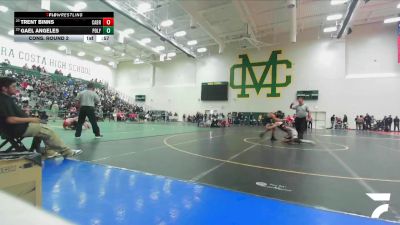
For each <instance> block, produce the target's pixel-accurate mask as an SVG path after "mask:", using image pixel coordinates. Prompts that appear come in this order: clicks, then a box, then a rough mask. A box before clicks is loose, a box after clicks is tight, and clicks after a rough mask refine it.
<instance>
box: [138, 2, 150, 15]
mask: <svg viewBox="0 0 400 225" xmlns="http://www.w3.org/2000/svg"><path fill="white" fill-rule="evenodd" d="M150 10H151V5H150V3H147V2H142V3H140V4H139V6H138V8H137V11H138V12H139V13H146V12H148V11H150Z"/></svg>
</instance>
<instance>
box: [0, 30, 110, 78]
mask: <svg viewBox="0 0 400 225" xmlns="http://www.w3.org/2000/svg"><path fill="white" fill-rule="evenodd" d="M5 59H8V60H10V62H11V64H12V65H15V66H20V67H22V66H24V65H25V64H27V65H28V67H29V68H30V67H31V66H32V65H36V66H41V67H42V66H43V67H44V68H45V69H46V70H47V72H49V73H53V72H54V71H55V70H56V69H58V70H61V71H62V72H63V74H68V73H71V75H72V76H73V77H77V78H82V79H85V80H90V79H96V78H97V79H100V80H102V81H106V82H108V83H111V81H112V76H113V69H112V68H110V67H107V66H104V65H100V64H96V63H94V62H91V61H88V60H82V59H80V58H78V57H75V56H71V55H66V54H63V53H60V52H57V51H54V50H47V49H42V48H40V46H35V45H33V44H30V43H16V42H14V41H13V40H11V39H8V38H5V37H3V36H0V60H1V62H3V61H4V60H5Z"/></svg>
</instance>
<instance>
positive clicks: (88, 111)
mask: <svg viewBox="0 0 400 225" xmlns="http://www.w3.org/2000/svg"><path fill="white" fill-rule="evenodd" d="M86 116H87V117H88V118H89V122H90V124H91V125H92V130H93V133H94V135H96V136H100V128H99V126H97V122H96V115H95V113H94V107H92V106H81V108H80V109H79V117H78V125H77V126H76V131H75V137H80V136H81V133H82V125H83V124H84V123H85V119H86Z"/></svg>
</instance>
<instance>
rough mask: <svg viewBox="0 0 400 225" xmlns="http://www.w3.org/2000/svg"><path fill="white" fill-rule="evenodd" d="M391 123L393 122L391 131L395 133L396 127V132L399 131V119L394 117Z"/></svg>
mask: <svg viewBox="0 0 400 225" xmlns="http://www.w3.org/2000/svg"><path fill="white" fill-rule="evenodd" d="M393 121H394V130H393V131H396V127H397V131H400V129H399V122H400V120H399V117H398V116H396V117H395V118H394V120H393Z"/></svg>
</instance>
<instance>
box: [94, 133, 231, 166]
mask: <svg viewBox="0 0 400 225" xmlns="http://www.w3.org/2000/svg"><path fill="white" fill-rule="evenodd" d="M223 136H226V135H217V136H213V137H211V138H210V137H207V138H200V139H191V140H189V141H184V142H178V143H177V144H176V145H184V144H189V143H193V142H197V141H201V140H209V139H214V138H217V137H223ZM162 148H165V144H163V145H158V146H155V147H151V148H147V149H144V150H142V151H139V152H127V153H123V154H119V155H112V156H108V157H104V158H100V159H94V160H90V161H88V162H99V161H104V160H107V159H111V158H118V157H122V156H127V155H134V154H137V153H142V152H148V151H152V150H157V149H162Z"/></svg>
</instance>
